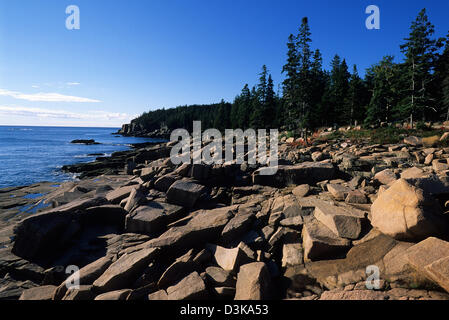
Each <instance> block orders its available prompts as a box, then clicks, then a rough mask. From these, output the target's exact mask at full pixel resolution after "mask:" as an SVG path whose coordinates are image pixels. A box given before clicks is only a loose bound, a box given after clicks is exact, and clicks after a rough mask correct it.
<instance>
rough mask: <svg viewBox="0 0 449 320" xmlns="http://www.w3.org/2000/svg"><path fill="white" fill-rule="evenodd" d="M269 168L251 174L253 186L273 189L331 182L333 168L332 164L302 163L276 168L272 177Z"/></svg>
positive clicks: (333, 173) (333, 172)
mask: <svg viewBox="0 0 449 320" xmlns="http://www.w3.org/2000/svg"><path fill="white" fill-rule="evenodd" d="M271 171H272V169H271V168H260V169H258V170H256V171H255V172H254V173H253V184H259V185H267V186H273V187H285V186H288V185H299V184H315V183H317V182H320V181H323V180H332V179H333V178H334V176H335V168H334V166H333V164H332V163H321V162H304V163H301V164H299V165H294V166H283V165H280V166H278V169H277V171H276V173H275V174H274V175H269V173H271ZM267 174H268V175H267Z"/></svg>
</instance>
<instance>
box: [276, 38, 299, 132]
mask: <svg viewBox="0 0 449 320" xmlns="http://www.w3.org/2000/svg"><path fill="white" fill-rule="evenodd" d="M287 48H288V51H287V63H286V64H285V65H284V67H283V68H282V73H284V74H285V75H286V76H285V80H284V81H283V83H282V84H283V102H284V104H283V107H282V108H281V109H280V110H283V112H284V113H283V115H282V117H283V118H284V119H285V120H284V121H283V122H284V124H285V125H286V127H287V129H289V130H292V129H293V128H294V126H295V119H296V116H297V115H296V114H295V111H296V110H297V101H296V100H297V99H296V92H297V85H298V69H299V57H298V51H297V47H296V40H295V36H294V35H293V34H291V35H290V36H289V37H288V43H287Z"/></svg>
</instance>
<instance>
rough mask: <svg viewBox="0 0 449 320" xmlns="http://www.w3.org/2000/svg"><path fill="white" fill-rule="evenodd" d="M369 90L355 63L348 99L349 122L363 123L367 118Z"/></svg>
mask: <svg viewBox="0 0 449 320" xmlns="http://www.w3.org/2000/svg"><path fill="white" fill-rule="evenodd" d="M366 98H367V92H366V87H365V84H364V83H363V80H362V78H360V76H359V73H358V70H357V66H356V65H354V67H353V71H352V74H351V78H350V80H349V92H348V100H347V102H346V104H347V105H348V106H349V110H350V112H349V117H350V118H349V120H350V121H349V123H350V124H351V125H352V124H355V123H356V122H357V123H361V122H362V121H363V120H364V119H365V110H364V108H365V106H366Z"/></svg>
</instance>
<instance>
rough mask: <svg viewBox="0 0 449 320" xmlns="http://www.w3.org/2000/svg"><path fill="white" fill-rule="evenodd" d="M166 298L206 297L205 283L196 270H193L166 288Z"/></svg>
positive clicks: (190, 298) (195, 298) (191, 298)
mask: <svg viewBox="0 0 449 320" xmlns="http://www.w3.org/2000/svg"><path fill="white" fill-rule="evenodd" d="M167 295H168V300H197V299H204V298H206V297H207V290H206V284H205V283H204V280H203V279H202V278H201V277H200V275H199V274H198V272H193V273H191V274H190V275H188V276H187V277H185V278H184V279H182V280H181V281H180V282H178V283H177V284H176V285H174V286H172V287H169V288H168V289H167Z"/></svg>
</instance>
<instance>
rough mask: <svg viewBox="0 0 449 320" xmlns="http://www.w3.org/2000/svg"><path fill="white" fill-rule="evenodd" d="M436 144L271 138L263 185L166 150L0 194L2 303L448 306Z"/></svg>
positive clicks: (144, 149) (101, 162)
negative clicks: (180, 160)
mask: <svg viewBox="0 0 449 320" xmlns="http://www.w3.org/2000/svg"><path fill="white" fill-rule="evenodd" d="M446 138H447V135H446V134H445V135H444V136H443V137H441V138H440V137H438V138H433V139H421V138H417V137H406V138H405V139H404V141H403V143H399V144H390V145H381V144H372V143H370V142H369V141H358V142H351V141H348V140H345V139H343V140H319V139H317V140H315V141H314V142H313V143H312V145H311V146H308V147H306V146H302V145H301V142H302V141H300V140H295V139H293V138H290V139H287V138H285V137H284V138H282V139H281V141H280V145H279V159H280V160H279V163H280V166H279V170H278V172H277V173H276V175H274V176H263V175H260V172H261V170H263V168H260V167H259V166H254V165H248V164H246V163H244V164H242V165H237V164H235V163H226V164H223V165H213V166H208V165H188V164H184V165H174V164H173V163H172V162H171V161H170V158H169V155H170V151H171V147H172V146H173V144H172V143H160V144H141V145H136V146H135V148H134V149H133V150H129V151H124V152H117V153H114V154H113V155H112V156H111V157H107V158H106V157H100V158H97V160H96V161H95V162H92V163H87V164H78V165H72V166H65V167H64V170H66V171H69V172H73V173H78V174H80V178H81V180H80V181H74V182H66V183H62V184H60V185H55V184H54V183H40V184H35V185H32V186H27V187H17V188H8V189H2V190H0V209H1V211H0V300H6V299H20V300H94V299H95V300H167V299H168V300H183V299H187V300H193V299H212V300H232V299H236V300H266V299H300V300H449V293H448V292H449V242H448V241H449V215H448V214H445V210H446V209H445V205H446V202H447V201H448V200H449V148H444V147H436V142H437V141H439V140H440V139H443V140H444V139H446ZM24 207H25V208H27V209H28V210H23V208H24ZM73 266H76V267H78V268H79V269H80V270H79V271H78V272H77V273H75V274H72V275H70V273H69V272H67V270H68V269H67V268H70V267H73ZM367 267H368V270H374V271H376V270H377V271H378V272H379V276H380V279H379V282H378V283H377V282H376V283H375V284H376V288H375V289H376V290H369V289H368V288H367V286H366V285H367V282H366V280H367V278H368V277H369V276H370V273H368V274H367ZM373 267H374V269H373ZM370 268H371V269H370ZM376 268H377V269H376ZM69 276H70V277H69ZM75 278H78V279H79V281H80V282H79V284H80V286H79V287H77V288H70V289H68V288H67V286H66V284H67V283H68V284H70V283H71V282H72V281H73V280H74V279H75Z"/></svg>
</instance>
